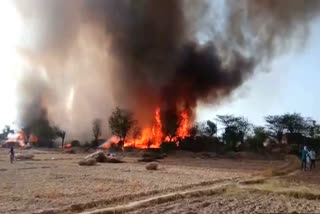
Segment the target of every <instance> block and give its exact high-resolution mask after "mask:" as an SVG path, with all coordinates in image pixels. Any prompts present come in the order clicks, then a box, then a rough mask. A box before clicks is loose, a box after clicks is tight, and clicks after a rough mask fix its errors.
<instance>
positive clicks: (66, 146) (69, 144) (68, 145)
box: [64, 143, 72, 149]
mask: <svg viewBox="0 0 320 214" xmlns="http://www.w3.org/2000/svg"><path fill="white" fill-rule="evenodd" d="M64 147H65V148H67V149H69V148H71V147H72V145H71V143H67V144H66V145H65V146H64Z"/></svg>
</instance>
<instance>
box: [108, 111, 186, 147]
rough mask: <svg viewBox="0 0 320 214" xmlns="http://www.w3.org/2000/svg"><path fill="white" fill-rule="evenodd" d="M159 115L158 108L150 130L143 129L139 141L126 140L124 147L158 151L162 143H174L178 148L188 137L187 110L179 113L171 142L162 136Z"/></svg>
mask: <svg viewBox="0 0 320 214" xmlns="http://www.w3.org/2000/svg"><path fill="white" fill-rule="evenodd" d="M160 113H161V111H160V108H159V107H158V108H156V111H155V117H154V123H153V126H152V128H144V129H143V130H142V133H141V137H140V138H139V139H131V138H130V139H128V140H127V141H126V142H125V144H124V147H134V148H139V149H148V148H153V149H158V148H160V147H161V144H162V143H163V142H176V143H177V146H179V142H178V141H179V140H181V139H185V138H186V137H188V136H190V134H189V115H188V111H187V110H185V111H182V112H181V114H180V121H179V126H178V129H177V132H176V136H175V137H173V138H172V139H171V140H170V138H169V136H164V134H163V131H162V122H161V114H160ZM108 148H109V147H108Z"/></svg>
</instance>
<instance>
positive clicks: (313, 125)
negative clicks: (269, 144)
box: [0, 107, 320, 151]
mask: <svg viewBox="0 0 320 214" xmlns="http://www.w3.org/2000/svg"><path fill="white" fill-rule="evenodd" d="M45 118H46V117H40V119H38V120H36V121H34V122H33V123H32V124H29V126H27V127H23V128H22V131H23V132H24V136H25V138H26V139H25V142H28V138H29V137H30V135H31V134H34V135H36V136H37V137H38V138H39V142H38V144H37V145H38V146H43V147H51V146H53V141H54V140H56V139H57V138H60V139H61V144H62V146H63V144H64V139H65V137H66V132H65V131H63V130H61V129H60V128H59V127H57V126H51V125H50V123H49V121H48V120H47V119H45ZM264 119H265V123H266V125H265V126H255V125H254V124H252V123H250V122H249V121H248V120H247V119H246V118H244V117H242V116H235V115H218V116H216V118H214V119H213V120H207V121H204V122H199V123H195V124H194V125H192V126H191V127H190V130H189V133H190V136H189V137H188V138H186V139H178V140H179V141H180V142H179V143H180V147H181V148H182V149H183V148H186V149H187V150H194V151H198V150H199V151H200V150H210V148H212V147H213V145H215V146H223V147H224V149H226V150H231V151H237V150H239V148H241V147H242V148H248V149H251V150H254V151H259V150H263V148H264V144H263V143H264V142H265V141H266V139H267V138H271V139H275V141H278V142H281V141H282V139H283V137H284V136H285V135H286V134H295V135H299V136H303V137H304V138H306V139H311V140H312V142H313V146H316V147H317V148H316V149H317V150H318V148H319V147H320V143H319V141H320V125H319V124H318V123H317V122H316V121H315V120H314V119H312V118H307V117H303V116H302V115H301V114H299V113H286V114H282V115H268V116H266V117H265V118H264ZM163 120H164V121H163V127H164V128H163V132H164V134H165V135H166V136H170V137H171V138H174V137H176V136H175V134H176V130H177V128H178V123H179V121H178V120H177V118H176V115H175V116H172V117H171V115H165V117H164V119H163ZM108 125H109V128H110V130H111V132H112V135H115V136H117V137H119V139H120V145H119V146H122V145H123V143H124V142H125V141H126V140H127V138H128V137H130V138H132V139H139V138H140V137H141V134H142V132H141V131H142V130H141V127H139V125H138V121H137V120H136V119H135V118H134V114H133V113H132V112H131V111H129V110H126V109H121V108H119V107H117V108H115V109H114V111H113V112H112V114H111V115H110V117H109V119H108ZM102 129H103V121H102V120H101V119H95V120H94V121H93V124H92V141H91V143H90V145H91V146H92V147H97V146H99V144H100V143H101V142H100V141H99V139H100V137H101V135H102ZM10 133H13V130H11V128H10V127H9V126H6V127H5V128H4V129H3V131H2V133H1V134H0V140H4V139H6V138H7V137H8V135H9V134H10ZM301 143H304V142H301ZM218 144H219V145H218ZM163 146H164V147H170V146H171V147H174V145H169V144H168V143H166V144H163Z"/></svg>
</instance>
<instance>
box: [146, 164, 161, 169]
mask: <svg viewBox="0 0 320 214" xmlns="http://www.w3.org/2000/svg"><path fill="white" fill-rule="evenodd" d="M158 166H159V164H158V163H157V162H152V163H149V164H147V165H146V169H147V170H157V169H158Z"/></svg>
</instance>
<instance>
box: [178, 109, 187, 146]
mask: <svg viewBox="0 0 320 214" xmlns="http://www.w3.org/2000/svg"><path fill="white" fill-rule="evenodd" d="M180 117H181V119H180V126H179V128H178V129H177V137H178V138H180V139H185V138H186V137H189V136H190V133H189V130H190V127H189V115H188V112H187V111H186V110H185V111H182V113H181V115H180ZM177 146H179V145H178V142H177Z"/></svg>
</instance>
